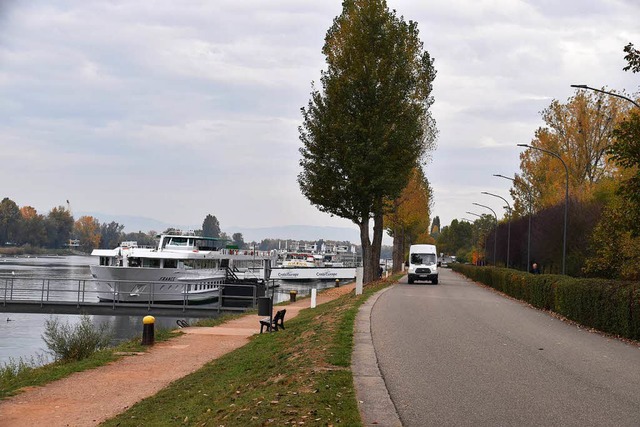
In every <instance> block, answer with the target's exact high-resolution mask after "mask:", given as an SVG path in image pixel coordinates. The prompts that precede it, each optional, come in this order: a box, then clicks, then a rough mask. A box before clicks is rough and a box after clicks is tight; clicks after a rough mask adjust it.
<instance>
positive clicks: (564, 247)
mask: <svg viewBox="0 0 640 427" xmlns="http://www.w3.org/2000/svg"><path fill="white" fill-rule="evenodd" d="M518 147H526V148H531V149H534V150H539V151H542V152H543V153H547V154H549V155H551V156H553V157H555V158H556V159H558V160H560V161H561V162H562V165H563V166H564V171H565V174H566V185H565V191H564V237H563V239H562V274H565V271H566V269H565V266H566V263H565V260H566V257H567V211H568V209H569V168H568V167H567V164H566V163H565V162H564V160H562V157H560V154H558V153H555V152H553V151H549V150H545V149H544V148H540V147H533V146H531V145H528V144H518Z"/></svg>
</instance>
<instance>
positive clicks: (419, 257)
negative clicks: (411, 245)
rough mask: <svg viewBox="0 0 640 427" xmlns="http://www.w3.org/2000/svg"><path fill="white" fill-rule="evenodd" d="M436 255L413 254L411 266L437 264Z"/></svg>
mask: <svg viewBox="0 0 640 427" xmlns="http://www.w3.org/2000/svg"><path fill="white" fill-rule="evenodd" d="M435 263H436V254H411V264H435Z"/></svg>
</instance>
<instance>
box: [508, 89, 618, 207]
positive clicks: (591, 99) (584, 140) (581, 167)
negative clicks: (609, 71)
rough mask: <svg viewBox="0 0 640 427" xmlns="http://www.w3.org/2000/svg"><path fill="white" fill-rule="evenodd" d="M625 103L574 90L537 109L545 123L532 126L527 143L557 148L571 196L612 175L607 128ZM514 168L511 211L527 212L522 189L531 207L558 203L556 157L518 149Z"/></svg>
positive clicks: (582, 195) (588, 192)
mask: <svg viewBox="0 0 640 427" xmlns="http://www.w3.org/2000/svg"><path fill="white" fill-rule="evenodd" d="M627 110H628V106H627V105H626V104H625V103H624V101H622V100H620V99H618V98H615V97H611V96H608V95H606V94H602V93H590V92H584V91H578V92H576V94H575V95H574V96H572V97H570V98H569V99H568V101H567V103H566V104H562V103H560V102H559V101H557V100H554V101H553V102H552V103H551V105H550V106H549V107H547V108H546V109H544V110H543V111H542V113H541V114H542V118H543V120H544V121H545V123H546V126H545V127H541V128H538V130H536V132H535V137H534V139H533V140H532V141H531V145H532V146H534V147H539V148H542V149H545V150H548V151H552V152H555V153H558V154H559V155H560V157H562V159H563V160H564V161H565V163H566V164H567V168H568V169H569V192H570V194H571V195H572V197H574V198H577V199H580V200H588V199H590V198H592V197H593V195H594V193H595V192H596V191H597V190H598V188H599V185H600V184H601V183H603V182H607V181H608V180H610V179H611V178H614V177H617V176H618V174H619V171H618V168H617V167H616V165H615V164H613V163H612V162H611V161H610V159H609V158H608V155H607V148H608V147H609V146H610V145H611V143H612V141H613V135H612V132H613V130H614V128H615V127H616V125H617V124H618V123H619V122H620V121H621V120H622V117H623V116H624V114H625V112H626V111H627ZM520 169H521V171H522V173H521V174H520V175H516V181H515V184H516V185H515V186H514V188H513V189H512V191H511V194H512V196H513V197H514V199H515V200H516V202H515V205H514V211H515V212H516V215H523V214H525V213H526V212H527V206H528V203H529V201H528V199H529V196H528V190H527V189H526V186H527V185H528V187H529V188H530V189H531V191H532V192H533V194H532V196H533V197H532V200H533V203H532V204H533V211H534V212H536V211H538V210H540V209H541V208H544V207H549V206H553V205H555V204H557V203H560V202H561V201H562V199H563V198H564V188H565V179H566V178H565V170H564V166H563V165H562V163H561V162H560V161H558V160H557V159H555V158H553V157H552V156H549V155H548V154H546V153H543V152H541V151H539V150H526V151H524V152H522V154H520Z"/></svg>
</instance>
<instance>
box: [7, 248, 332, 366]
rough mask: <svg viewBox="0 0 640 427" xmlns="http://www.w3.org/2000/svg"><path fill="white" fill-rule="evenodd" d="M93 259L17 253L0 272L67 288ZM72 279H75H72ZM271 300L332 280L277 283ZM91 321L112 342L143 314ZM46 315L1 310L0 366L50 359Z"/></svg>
mask: <svg viewBox="0 0 640 427" xmlns="http://www.w3.org/2000/svg"><path fill="white" fill-rule="evenodd" d="M96 262H97V259H96V258H94V257H89V256H61V257H53V256H51V257H50V256H37V257H36V256H31V257H26V256H21V257H2V258H0V275H1V274H12V273H14V274H16V275H21V276H23V275H24V276H37V277H47V278H57V279H69V289H75V288H76V287H77V279H79V278H85V279H90V278H91V272H90V270H89V266H90V265H91V264H93V263H96ZM73 279H76V282H75V283H74V282H73ZM277 284H279V287H278V288H276V291H275V295H274V300H275V302H276V303H277V302H281V301H285V300H287V299H288V298H289V291H291V290H296V291H297V292H298V295H299V296H305V295H309V293H310V292H311V288H318V289H321V288H324V287H329V286H333V283H332V282H293V281H284V282H280V283H277ZM57 317H58V318H59V319H60V320H61V321H62V322H69V323H72V324H73V323H77V322H78V321H79V320H80V316H78V315H59V316H57ZM90 317H91V320H92V321H93V323H94V324H96V325H98V324H101V323H104V322H109V323H110V324H111V326H112V328H113V332H114V344H116V343H118V342H121V341H124V340H128V339H130V338H133V337H136V336H141V335H142V317H143V316H90ZM49 318H50V316H49V315H43V314H21V313H3V314H2V315H0V366H2V365H3V364H4V363H6V362H9V361H10V360H11V359H13V360H18V359H19V358H23V359H27V360H29V359H31V357H36V358H37V357H42V358H44V360H47V361H50V360H51V358H50V357H49V356H48V355H47V349H46V346H45V344H44V341H43V340H42V333H43V332H44V325H45V321H46V320H47V319H49ZM178 319H181V318H177V317H157V318H156V327H157V328H175V327H176V320H178ZM256 330H257V328H256Z"/></svg>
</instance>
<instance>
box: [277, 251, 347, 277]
mask: <svg viewBox="0 0 640 427" xmlns="http://www.w3.org/2000/svg"><path fill="white" fill-rule="evenodd" d="M281 256H282V257H283V259H282V261H281V262H280V263H279V265H277V266H276V267H273V268H272V269H271V276H270V278H271V279H272V280H274V279H275V280H298V281H303V280H304V281H306V280H336V279H340V280H352V279H355V277H356V259H355V255H353V256H352V255H351V254H337V253H316V254H311V253H298V252H286V253H284V254H281Z"/></svg>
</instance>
